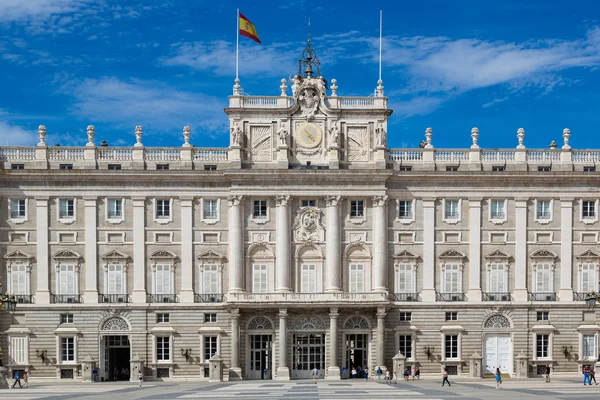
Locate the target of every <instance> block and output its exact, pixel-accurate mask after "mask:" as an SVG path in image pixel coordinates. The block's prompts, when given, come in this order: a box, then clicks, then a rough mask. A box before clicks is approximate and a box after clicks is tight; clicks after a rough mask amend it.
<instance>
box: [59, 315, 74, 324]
mask: <svg viewBox="0 0 600 400" xmlns="http://www.w3.org/2000/svg"><path fill="white" fill-rule="evenodd" d="M60 323H61V324H72V323H73V314H60Z"/></svg>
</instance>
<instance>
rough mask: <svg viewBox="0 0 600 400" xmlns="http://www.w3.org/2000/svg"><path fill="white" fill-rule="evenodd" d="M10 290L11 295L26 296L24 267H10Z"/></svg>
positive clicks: (25, 272) (25, 271) (25, 270)
mask: <svg viewBox="0 0 600 400" xmlns="http://www.w3.org/2000/svg"><path fill="white" fill-rule="evenodd" d="M10 289H11V292H12V293H13V294H27V269H26V267H25V265H16V266H13V267H12V272H11V286H10Z"/></svg>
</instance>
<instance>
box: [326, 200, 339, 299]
mask: <svg viewBox="0 0 600 400" xmlns="http://www.w3.org/2000/svg"><path fill="white" fill-rule="evenodd" d="M325 202H326V207H327V233H326V238H325V239H326V242H327V244H326V248H325V250H326V251H327V254H326V257H325V259H326V262H327V263H326V279H325V283H326V286H325V291H326V292H340V291H341V290H342V285H341V279H340V276H341V273H340V272H341V271H340V259H341V254H340V253H341V250H340V249H341V239H340V209H339V202H340V196H327V197H326V198H325Z"/></svg>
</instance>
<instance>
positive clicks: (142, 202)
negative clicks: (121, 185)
mask: <svg viewBox="0 0 600 400" xmlns="http://www.w3.org/2000/svg"><path fill="white" fill-rule="evenodd" d="M131 200H133V206H134V207H144V206H146V197H132V198H131Z"/></svg>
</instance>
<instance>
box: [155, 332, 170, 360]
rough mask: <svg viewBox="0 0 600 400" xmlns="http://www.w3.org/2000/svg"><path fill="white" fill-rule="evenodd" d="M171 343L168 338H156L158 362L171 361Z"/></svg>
mask: <svg viewBox="0 0 600 400" xmlns="http://www.w3.org/2000/svg"><path fill="white" fill-rule="evenodd" d="M169 350H170V343H169V337H168V336H157V337H156V361H170V351H169Z"/></svg>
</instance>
